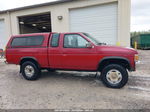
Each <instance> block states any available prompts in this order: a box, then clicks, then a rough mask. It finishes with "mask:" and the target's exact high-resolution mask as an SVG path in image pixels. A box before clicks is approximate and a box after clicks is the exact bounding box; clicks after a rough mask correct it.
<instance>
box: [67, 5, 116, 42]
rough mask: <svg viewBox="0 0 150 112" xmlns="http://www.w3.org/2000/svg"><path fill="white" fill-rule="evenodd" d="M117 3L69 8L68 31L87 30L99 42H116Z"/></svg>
mask: <svg viewBox="0 0 150 112" xmlns="http://www.w3.org/2000/svg"><path fill="white" fill-rule="evenodd" d="M117 7H118V4H117V3H111V4H104V5H98V6H92V7H86V8H79V9H72V10H70V31H71V32H87V33H90V34H91V35H92V36H93V37H95V38H97V39H98V40H99V41H100V42H105V43H107V44H112V45H115V44H116V42H117V28H118V26H117V22H118V13H117Z"/></svg>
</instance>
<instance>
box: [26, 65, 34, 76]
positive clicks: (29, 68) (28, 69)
mask: <svg viewBox="0 0 150 112" xmlns="http://www.w3.org/2000/svg"><path fill="white" fill-rule="evenodd" d="M34 73H35V71H34V68H33V67H32V66H30V65H27V66H26V67H25V74H26V76H27V77H32V76H33V75H34Z"/></svg>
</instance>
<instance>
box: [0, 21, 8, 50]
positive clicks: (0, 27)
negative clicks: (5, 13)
mask: <svg viewBox="0 0 150 112" xmlns="http://www.w3.org/2000/svg"><path fill="white" fill-rule="evenodd" d="M5 34H6V32H5V23H4V20H0V48H3V49H4V48H5V46H6V43H7V42H6V35H5Z"/></svg>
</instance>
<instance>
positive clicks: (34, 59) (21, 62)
mask: <svg viewBox="0 0 150 112" xmlns="http://www.w3.org/2000/svg"><path fill="white" fill-rule="evenodd" d="M27 61H30V62H33V63H34V64H36V66H37V67H38V68H40V64H39V63H38V61H37V59H36V58H35V57H22V58H21V59H20V63H19V65H20V72H21V70H22V68H21V65H22V64H23V63H24V62H27Z"/></svg>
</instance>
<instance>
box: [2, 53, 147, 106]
mask: <svg viewBox="0 0 150 112" xmlns="http://www.w3.org/2000/svg"><path fill="white" fill-rule="evenodd" d="M139 53H140V56H141V58H140V63H139V64H138V65H137V71H136V72H133V73H130V77H129V82H128V84H127V85H126V86H125V87H124V88H122V89H110V88H107V87H105V86H104V85H103V84H102V83H101V81H100V80H99V76H97V77H95V73H92V72H88V73H85V72H67V71H66V72H64V71H56V72H54V73H50V72H47V71H43V72H42V76H41V78H40V79H39V80H37V81H26V80H24V79H23V78H22V76H21V75H20V74H19V67H18V66H16V65H6V64H5V63H4V62H3V60H1V59H0V108H1V109H45V108H46V109H150V51H139Z"/></svg>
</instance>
